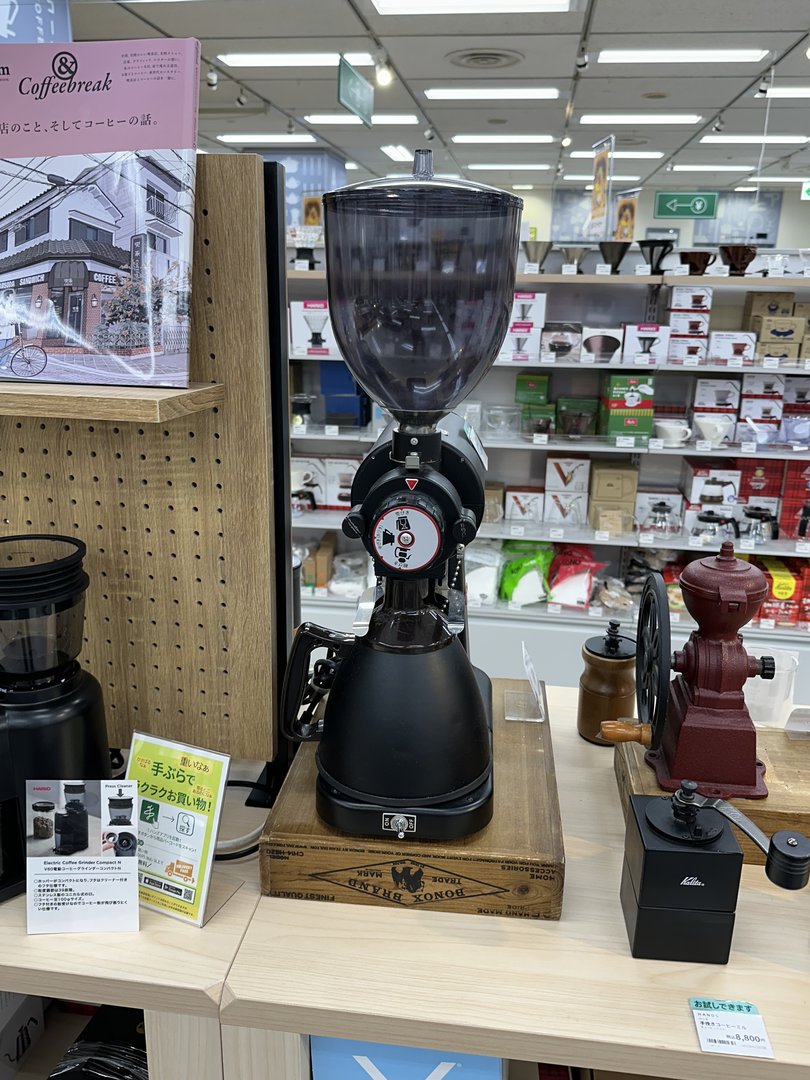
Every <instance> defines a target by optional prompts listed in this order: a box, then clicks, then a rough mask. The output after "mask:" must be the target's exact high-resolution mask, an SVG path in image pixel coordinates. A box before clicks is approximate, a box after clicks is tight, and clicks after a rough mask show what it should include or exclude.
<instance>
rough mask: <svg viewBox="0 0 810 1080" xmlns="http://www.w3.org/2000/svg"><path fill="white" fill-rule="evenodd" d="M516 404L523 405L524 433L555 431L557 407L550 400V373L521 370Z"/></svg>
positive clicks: (533, 433)
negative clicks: (542, 373) (540, 373)
mask: <svg viewBox="0 0 810 1080" xmlns="http://www.w3.org/2000/svg"><path fill="white" fill-rule="evenodd" d="M515 404H516V405H522V406H523V414H522V417H521V431H522V432H523V434H525V435H550V434H551V433H552V432H553V431H554V417H555V408H554V406H553V405H550V404H549V400H548V375H537V374H534V373H533V372H528V371H521V372H520V373H519V374H518V375H517V377H516V378H515Z"/></svg>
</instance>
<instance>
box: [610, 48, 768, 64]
mask: <svg viewBox="0 0 810 1080" xmlns="http://www.w3.org/2000/svg"><path fill="white" fill-rule="evenodd" d="M767 55H768V50H767V49H602V50H601V51H600V52H599V54H598V56H597V58H596V60H597V63H599V64H758V63H760V62H761V61H762V60H764V59H765V57H766V56H767Z"/></svg>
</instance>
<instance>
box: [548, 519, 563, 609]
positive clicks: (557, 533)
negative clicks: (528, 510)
mask: <svg viewBox="0 0 810 1080" xmlns="http://www.w3.org/2000/svg"><path fill="white" fill-rule="evenodd" d="M548 535H549V538H550V539H551V540H562V539H563V538H564V537H565V529H560V528H553V529H549V530H548ZM549 610H551V605H550V604H549Z"/></svg>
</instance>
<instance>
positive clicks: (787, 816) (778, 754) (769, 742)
mask: <svg viewBox="0 0 810 1080" xmlns="http://www.w3.org/2000/svg"><path fill="white" fill-rule="evenodd" d="M757 757H758V758H759V759H760V761H763V762H764V763H765V783H766V784H767V785H768V797H767V798H766V799H729V802H731V803H732V804H733V805H734V806H737V807H739V809H740V810H742V812H743V813H744V814H746V815H747V816H748V817H750V818H751V820H752V821H753V822H754V823H755V824H756V825H759V827H760V829H762V831H763V832H764V833H765V834H766V836H769V837H770V836H771V835H772V834H773V833H775V832H778V831H779V830H780V829H796V830H797V831H798V832H800V833H803V834H804V835H808V834H810V743H808V742H803V741H800V740H796V741H794V740H791V739H788V737H787V735H785V733H784V731H783V730H782V729H781V728H757ZM614 767H615V773H616V780H617V782H618V785H619V793H620V795H621V803H622V812H623V813H624V814H625V815H626V813H627V803H628V799H629V797H630V796H631V795H667V794H669V792H666V791H663V790H662V789H661V788H660V787H659V786H658V783H657V781H656V778H655V771H654V770H653V769H651V768H650V766H649V765H647V763H646V762H645V760H644V747H643V746H640V745H639V744H638V743H620V744H619V745H618V746H617V747H616V757H615V761H614ZM734 834H735V836H736V837H737V840H738V841H739V844H740V847H741V848H742V850H743V861H744V862H746V863H752V864H755V865H759V866H763V865H764V863H765V856H764V855H763V854H762V852H761V851H760V850H759V848H758V847H756V846H755V845H754V844H753V843H752V842H751V841H750V840H749V839H748V837H747V836H744V835H743V833H741V832H740V831H739V830H738V829H735V830H734Z"/></svg>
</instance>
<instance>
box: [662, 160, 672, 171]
mask: <svg viewBox="0 0 810 1080" xmlns="http://www.w3.org/2000/svg"><path fill="white" fill-rule="evenodd" d="M674 168H675V166H674V165H673V163H672V162H671V161H668V162H667V166H666V169H665V170H664V172H672V170H673V169H674Z"/></svg>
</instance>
